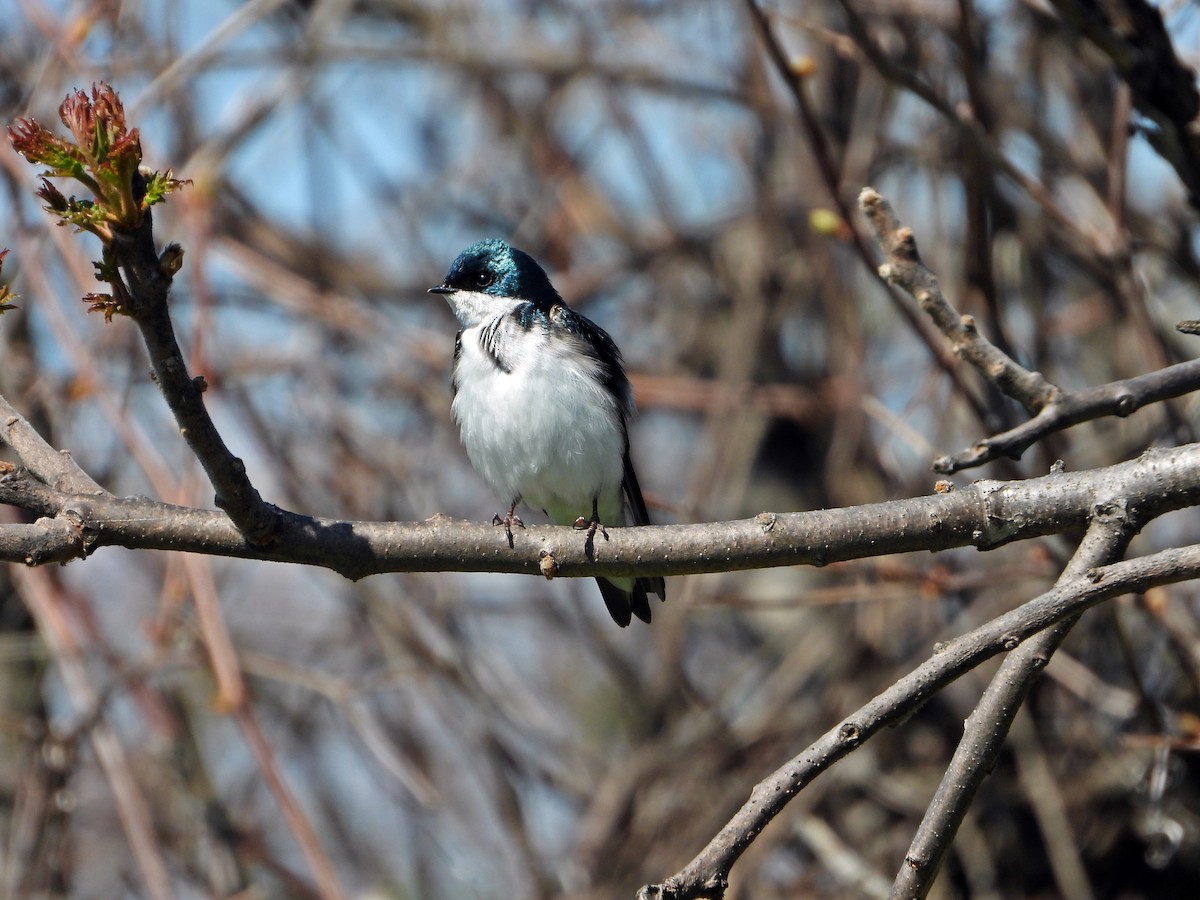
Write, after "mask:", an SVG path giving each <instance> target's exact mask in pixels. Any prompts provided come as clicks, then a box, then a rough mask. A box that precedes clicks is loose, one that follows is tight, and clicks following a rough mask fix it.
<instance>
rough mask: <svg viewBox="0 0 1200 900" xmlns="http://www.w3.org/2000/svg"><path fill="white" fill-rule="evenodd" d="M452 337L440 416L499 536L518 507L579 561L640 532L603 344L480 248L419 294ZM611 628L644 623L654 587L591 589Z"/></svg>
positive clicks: (509, 258)
mask: <svg viewBox="0 0 1200 900" xmlns="http://www.w3.org/2000/svg"><path fill="white" fill-rule="evenodd" d="M429 293H431V294H439V295H441V296H442V297H443V298H445V300H446V302H447V303H448V304H449V305H450V309H451V311H452V312H453V313H454V315H455V317H456V318H457V319H458V322H459V324H460V325H461V326H462V327H461V329H460V330H459V332H458V334H457V335H456V336H455V339H454V363H453V369H452V373H451V387H452V390H453V397H454V399H453V402H452V403H451V407H450V409H451V416H452V418H453V419H454V421H455V422H456V423H457V425H458V429H459V437H460V438H461V440H462V444H463V447H464V448H465V449H466V452H467V456H468V458H469V459H470V461H471V464H472V465H473V466H474V467H475V470H476V471H477V472H478V473H479V474H480V475H481V476H482V477H483V480H484V481H486V482H487V483H488V485H489V486H490V487H491V488H492V490H494V491H495V492H496V493H497V494H498V495H499V496H500V498H501V499H502V500H504V501H507V502H508V503H509V507H508V513H507V515H505V516H503V517H501V516H500V515H499V514H497V515H496V516H495V517H494V518H493V520H492V521H493V524H496V525H503V526H504V530H505V534H506V536H507V539H508V545H509V546H510V547H511V546H513V526H514V525H516V526H517V527H521V528H523V527H524V523H522V521H521V519H520V516H518V515H517V506H518V505H519V504H520V503H521V502H522V501H524V502H525V503H526V504H528V505H529V506H531V507H533V508H534V509H540V510H542V511H543V512H545V514H546V515H547V516H548V517H549V518H550V521H552V522H554V523H555V524H559V525H568V524H570V525H574V526H575V527H576V528H579V529H581V530H583V529H586V530H587V537H586V539H585V549H586V551H587V554H588V556H589V557H590V556H591V555H592V553H593V551H594V538H595V535H596V533H597V532H599V533H600V534H602V535H603V536H604V538H605V539H607V538H608V533H607V531H606V526H620V525H626V524H633V525H649V524H650V516H649V513H648V512H647V511H646V501H645V499H644V498H643V497H642V490H641V487H640V486H639V485H638V479H637V474H636V473H635V472H634V469H633V462H632V460H631V459H630V456H629V421H630V419H631V418H632V416H633V415H634V404H633V391H632V390H631V388H630V386H629V379H628V378H627V377H626V375H625V370H624V367H623V365H622V361H621V352H620V351H619V350H618V349H617V345H616V344H615V343H614V342H613V339H612V338H611V337H609V336H608V334H607V333H606V332H605V331H604V329H602V328H601V327H600V326H599V325H597V324H596V323H595V322H593V321H591V320H590V319H588V318H587V317H585V316H583V315H581V314H580V313H578V312H575V311H574V310H572V309H571V308H570V307H568V306H567V304H566V303H564V302H563V299H562V297H561V296H559V293H558V291H556V290H555V289H554V286H553V285H552V284H551V283H550V278H549V276H547V275H546V272H545V270H544V269H543V268H542V267H541V266H540V265H539V264H538V263H537V261H536V260H534V258H533V257H532V256H530V255H529V254H528V253H525V252H524V251H522V250H518V249H517V248H515V247H513V246H511V245H510V244H509V243H507V242H506V241H503V240H500V239H497V238H492V239H489V240H483V241H479V242H478V243H475V244H472V245H471V246H470V247H468V248H467V249H466V250H464V251H463V252H462V253H460V254H459V255H458V257H457V258H456V259H455V260H454V262H453V263H452V264H451V266H450V269H449V271H448V272H447V273H446V277H445V280H444V281H443V282H442V284H441V285H439V286H437V287H433V288H430V289H429ZM596 582H597V584H599V586H600V594H601V596H602V597H603V598H604V604H605V606H607V607H608V612H609V614H610V615H611V616H612V618H613V620H614V621H615V622H616V623H617V624H618V625H620V626H622V627H625V626H627V625H628V624H629V623H630V621H631V616H637V617H638V618H639V619H641V620H642V621H643V622H649V621H650V602H649V596H650V595H651V594H653V595H656V596H657V597H658V598H659V599H660V600H665V599H666V585H665V582H664V581H663V579H662V578H661V577H659V578H631V577H630V578H597V579H596Z"/></svg>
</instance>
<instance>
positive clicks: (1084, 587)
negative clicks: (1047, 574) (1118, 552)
mask: <svg viewBox="0 0 1200 900" xmlns="http://www.w3.org/2000/svg"><path fill="white" fill-rule="evenodd" d="M1085 558H1087V556H1086V554H1077V559H1079V560H1080V561H1081V562H1080V563H1079V564H1078V565H1076V566H1073V567H1072V568H1071V569H1069V570H1068V571H1069V572H1070V576H1069V577H1067V575H1066V573H1064V578H1063V579H1060V582H1059V584H1058V585H1056V586H1055V587H1054V588H1053V589H1052V590H1050V591H1048V592H1046V593H1045V594H1042V595H1041V596H1040V597H1037V598H1036V599H1034V600H1031V601H1029V602H1028V603H1026V604H1024V605H1023V606H1021V607H1019V608H1017V609H1015V610H1012V611H1011V612H1008V613H1005V614H1004V615H1002V616H999V617H997V618H995V619H993V620H992V621H990V622H988V623H987V624H985V625H981V626H980V627H979V628H976V629H975V630H973V631H971V632H968V633H967V634H964V635H962V636H961V637H958V638H955V639H954V640H952V641H948V642H947V643H945V644H943V645H942V646H940V647H939V648H938V649H937V651H936V652H935V653H934V655H933V656H931V657H930V658H929V659H928V660H927V661H926V662H924V663H923V664H921V665H920V666H919V667H917V668H916V669H914V670H913V671H912V672H910V673H909V674H908V675H906V676H904V677H903V678H901V679H900V680H899V681H897V682H896V683H895V684H893V685H892V686H891V687H889V688H888V689H887V690H886V691H884V692H883V693H881V694H879V695H878V696H876V697H875V698H874V699H872V700H871V701H870V702H868V703H867V704H865V705H864V706H862V707H861V708H860V709H858V710H856V711H855V712H854V713H852V714H851V715H850V716H848V717H847V718H846V719H845V720H844V721H842V722H840V723H839V724H838V725H837V726H835V727H834V728H832V729H830V730H829V731H828V732H826V733H825V734H824V735H822V736H821V737H820V738H818V739H817V740H816V741H815V742H813V743H812V744H811V745H809V746H808V747H807V748H806V749H805V750H804V751H803V752H802V753H800V754H799V755H797V756H795V757H794V758H792V759H791V760H789V761H788V762H787V763H785V764H784V765H783V766H780V767H779V768H778V769H777V770H776V771H775V772H773V773H772V774H771V775H769V776H768V777H767V778H765V779H764V780H763V781H761V782H759V783H758V784H757V785H755V786H754V789H753V790H752V791H751V793H750V799H749V800H748V801H747V802H746V804H745V805H744V806H743V807H742V808H741V809H740V810H738V812H737V813H736V814H735V815H734V817H733V818H732V819H730V820H729V822H728V823H727V824H726V825H725V827H724V828H722V829H721V831H720V832H719V833H718V834H717V835H716V837H714V838H713V840H712V841H711V842H710V843H709V845H708V846H707V847H705V848H704V850H703V851H701V853H700V854H698V855H697V856H696V858H695V859H693V860H692V861H691V862H689V863H688V864H687V866H685V867H684V868H683V869H682V870H680V872H679V873H678V874H676V875H673V876H671V877H670V878H668V879H667V880H666V881H664V882H663V883H662V884H656V885H647V886H645V887H643V888H642V889H641V891H639V892H638V897H639V898H642V900H651V898H658V900H685V898H700V897H706V898H719V897H721V896H723V893H724V889H725V886H726V885H727V883H728V876H729V871H730V869H731V868H732V867H733V865H734V863H735V862H736V861H737V859H738V857H739V856H740V855H741V854H742V852H743V851H744V850H745V849H746V848H747V847H748V846H749V845H750V843H751V842H752V841H753V840H754V839H755V837H757V836H758V834H759V833H760V832H761V831H762V830H763V828H765V827H766V825H767V824H768V823H769V822H770V821H771V820H772V819H773V818H775V816H776V815H778V814H779V812H780V811H781V810H782V809H783V808H784V807H785V806H786V805H787V803H788V801H789V800H791V799H792V798H793V797H794V796H796V794H798V793H799V792H800V791H801V790H803V789H804V788H805V787H806V786H807V785H808V784H810V783H811V782H812V781H813V780H814V779H815V778H816V777H817V776H818V775H820V774H821V773H822V772H824V771H825V770H826V769H828V768H829V767H830V766H832V765H833V764H834V763H835V762H837V761H838V760H839V759H841V758H842V757H844V756H846V755H848V754H849V753H850V752H852V751H853V750H855V749H857V748H858V747H859V746H861V744H862V743H863V742H864V741H866V740H867V739H869V738H871V737H872V736H874V735H875V734H877V733H878V732H879V731H881V730H882V729H883V728H886V727H887V726H889V725H892V724H895V723H897V722H900V721H902V720H903V719H904V718H905V717H906V716H908V715H911V714H912V713H913V712H914V711H915V710H917V709H919V708H920V707H921V706H922V705H923V704H924V703H926V702H927V701H928V700H929V698H930V697H932V696H933V695H934V694H936V693H937V692H938V691H939V690H941V689H942V688H943V687H945V686H946V685H947V684H949V683H950V682H952V681H954V680H955V679H957V678H959V677H960V676H961V675H963V673H965V672H967V671H969V670H971V669H973V668H974V667H976V666H978V665H979V664H980V663H982V662H984V661H986V660H988V659H990V658H992V657H993V656H996V655H998V654H1000V653H1003V652H1005V651H1013V650H1014V648H1016V652H1014V653H1013V656H1010V659H1012V658H1014V657H1016V656H1017V653H1020V652H1021V651H1022V650H1023V648H1024V647H1027V646H1032V645H1033V642H1034V641H1036V640H1037V638H1038V637H1040V636H1041V633H1042V632H1043V631H1044V630H1045V629H1047V628H1050V627H1051V626H1054V625H1056V623H1062V622H1064V621H1067V620H1073V619H1074V618H1075V617H1077V616H1078V615H1079V614H1080V613H1082V612H1083V611H1084V610H1086V609H1088V608H1089V607H1092V606H1095V605H1096V604H1098V603H1102V602H1103V601H1105V600H1109V599H1112V598H1113V597H1117V596H1120V595H1122V594H1128V593H1131V592H1136V591H1143V590H1147V589H1149V588H1151V587H1153V586H1155V585H1161V584H1171V583H1175V582H1179V581H1186V580H1189V579H1194V578H1197V577H1200V545H1192V546H1189V547H1185V548H1177V549H1171V550H1165V551H1163V552H1161V553H1156V554H1153V555H1151V556H1145V557H1142V558H1140V559H1136V560H1130V561H1127V562H1120V563H1114V564H1112V565H1109V566H1104V567H1100V568H1088V567H1086V566H1084V565H1083V563H1082V560H1084V559H1085ZM1045 633H1046V634H1049V633H1050V632H1045ZM1031 636H1035V637H1034V638H1033V640H1032V641H1030V640H1027V639H1029V638H1030V637H1031ZM1022 641H1026V643H1022ZM985 774H986V770H985Z"/></svg>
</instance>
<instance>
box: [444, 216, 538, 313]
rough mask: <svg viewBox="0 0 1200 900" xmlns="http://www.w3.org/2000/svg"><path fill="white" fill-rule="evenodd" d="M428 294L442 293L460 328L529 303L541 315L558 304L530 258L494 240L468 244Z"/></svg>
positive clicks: (535, 262)
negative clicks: (522, 303) (460, 324)
mask: <svg viewBox="0 0 1200 900" xmlns="http://www.w3.org/2000/svg"><path fill="white" fill-rule="evenodd" d="M429 292H430V293H431V294H442V295H444V296H445V298H446V300H447V302H448V303H449V304H450V307H451V309H453V310H454V314H455V315H456V316H457V317H458V320H459V321H460V322H462V324H463V326H464V327H467V328H469V327H471V326H472V325H474V324H476V323H478V322H479V321H481V320H483V319H484V318H487V317H488V316H489V315H497V314H499V313H501V312H503V311H504V310H506V309H510V308H511V307H512V306H513V304H514V302H528V303H532V304H533V305H534V306H536V307H537V308H538V309H539V310H540V311H542V312H549V310H550V308H551V307H552V306H553V305H554V304H556V303H561V302H562V300H561V298H560V297H559V296H558V292H557V291H555V290H554V286H553V285H552V284H551V283H550V279H549V278H548V277H547V276H546V272H545V271H544V270H543V269H542V267H541V266H539V265H538V264H537V261H536V260H534V258H533V257H532V256H530V255H529V254H528V253H525V252H523V251H521V250H518V249H517V248H515V247H513V246H511V245H509V244H508V243H507V242H506V241H502V240H499V239H498V238H490V239H488V240H486V241H480V242H479V243H477V244H472V245H471V246H470V247H468V248H467V249H466V250H464V251H463V252H462V253H460V254H459V255H458V258H457V259H456V260H454V263H453V264H452V265H451V266H450V271H449V272H447V273H446V279H445V281H443V282H442V284H441V285H440V286H438V287H435V288H430V289H429Z"/></svg>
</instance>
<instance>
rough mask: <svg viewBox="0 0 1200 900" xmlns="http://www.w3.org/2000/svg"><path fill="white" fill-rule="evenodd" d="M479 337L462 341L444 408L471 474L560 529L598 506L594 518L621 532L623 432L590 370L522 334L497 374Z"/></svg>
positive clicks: (474, 332) (583, 360)
mask: <svg viewBox="0 0 1200 900" xmlns="http://www.w3.org/2000/svg"><path fill="white" fill-rule="evenodd" d="M478 332H479V328H478V327H475V328H470V329H466V330H465V331H464V332H463V334H462V339H461V340H462V349H461V352H460V355H459V360H458V369H457V372H456V378H455V382H456V394H455V397H454V405H453V407H452V412H453V415H454V419H455V421H456V422H458V426H459V431H460V434H461V436H462V442H463V446H464V447H465V448H466V450H467V455H468V456H469V457H470V459H471V463H472V465H474V466H475V469H476V470H477V471H478V472H479V474H480V475H482V476H483V478H484V479H485V480H486V481H487V482H488V484H490V485H491V486H492V488H493V489H494V490H495V491H496V492H497V493H498V494H499V495H500V499H502V500H503V501H505V502H510V501H512V500H513V499H515V498H517V497H522V498H524V500H525V502H526V503H528V504H529V505H530V506H532V507H535V508H537V509H544V510H546V512H547V513H549V515H550V517H551V519H552V520H554V521H556V522H559V523H561V524H567V523H570V522H573V521H574V520H575V519H576V518H578V517H579V516H583V517H584V518H587V517H589V516H590V515H591V513H592V498H593V497H599V499H600V517H601V519H602V520H603V521H604V522H605V523H606V524H612V525H620V524H622V523H623V519H622V509H621V480H622V478H623V476H624V452H625V434H624V426H623V422H622V421H621V414H620V407H619V405H618V403H617V401H616V399H615V398H613V397H612V395H611V394H609V392H608V391H607V390H606V389H605V388H604V386H603V385H602V384H601V383H600V382H599V381H598V380H597V378H596V373H597V369H598V366H597V364H596V363H595V361H594V360H591V359H589V358H587V357H580V356H579V354H578V353H574V352H569V351H570V350H571V348H570V347H564V348H563V349H564V351H566V352H556V351H555V349H554V348H555V347H558V346H560V345H559V344H558V343H557V342H553V343H551V342H548V339H547V337H546V335H545V334H544V333H539V332H537V331H530V332H524V333H522V334H520V335H514V343H509V344H507V345H506V346H507V349H508V350H509V351H510V354H509V356H508V357H507V358H506V363H508V365H509V368H510V369H511V371H509V372H505V371H502V370H501V369H499V368H497V366H496V364H495V362H494V360H492V359H491V358H490V357H489V356H488V355H487V354H486V353H485V352H484V350H483V349H482V347H481V346H480V344H479V336H478Z"/></svg>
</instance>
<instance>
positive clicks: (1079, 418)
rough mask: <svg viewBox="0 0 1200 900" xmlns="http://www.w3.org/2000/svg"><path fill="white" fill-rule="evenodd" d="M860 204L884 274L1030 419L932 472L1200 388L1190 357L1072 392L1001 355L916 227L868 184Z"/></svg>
mask: <svg viewBox="0 0 1200 900" xmlns="http://www.w3.org/2000/svg"><path fill="white" fill-rule="evenodd" d="M859 205H860V206H861V208H862V211H863V213H864V214H865V215H866V217H867V218H868V219H869V220H870V222H871V225H872V227H873V228H874V230H875V238H876V240H877V241H878V243H879V247H880V249H881V250H882V251H883V254H884V257H885V259H886V262H885V263H884V264H883V265H882V266H881V267H880V274H881V275H882V276H883V277H884V278H886V279H887V280H888V281H890V282H892V283H893V284H896V285H899V286H900V287H902V288H904V290H906V291H908V292H909V293H910V294H912V296H913V297H914V298H915V299H916V300H917V302H918V303H920V305H921V308H922V309H924V310H925V311H926V312H927V313H928V314H929V316H930V318H932V319H933V321H934V323H935V324H936V325H937V326H938V328H940V329H941V330H942V333H943V334H945V335H946V337H947V339H948V340H949V341H950V342H951V343H952V344H953V346H954V350H955V352H956V353H958V355H959V356H961V357H962V358H963V359H965V360H966V361H967V362H969V363H971V364H972V365H973V366H975V367H976V368H977V369H978V370H979V371H980V372H981V373H982V374H983V375H984V377H986V378H987V379H988V380H990V381H992V382H994V383H995V385H996V386H997V388H999V389H1000V390H1001V391H1003V392H1004V393H1005V394H1007V395H1008V396H1010V397H1012V398H1013V399H1015V400H1017V401H1018V402H1020V403H1021V404H1022V405H1023V406H1024V407H1025V408H1026V409H1027V410H1029V412H1031V413H1033V414H1034V415H1033V417H1032V418H1031V419H1028V420H1027V421H1025V422H1023V423H1021V424H1020V425H1018V426H1016V427H1015V428H1011V429H1009V430H1008V431H1005V432H1003V433H1001V434H998V435H995V436H994V437H990V438H985V439H983V440H981V441H979V442H978V443H976V444H975V445H974V446H972V447H969V448H967V449H966V450H963V451H962V452H960V453H957V454H953V455H948V456H941V457H938V458H937V459H936V460H934V462H933V470H934V471H935V472H940V473H943V474H947V475H949V474H952V473H954V472H957V471H959V470H961V469H967V468H971V467H973V466H979V465H983V464H984V463H986V462H991V461H992V460H994V459H1000V458H1003V457H1012V458H1019V457H1020V455H1021V454H1022V453H1023V452H1024V451H1025V450H1026V449H1028V448H1029V447H1030V446H1032V445H1033V444H1035V443H1036V442H1037V441H1039V440H1041V439H1042V438H1043V437H1045V436H1046V435H1048V434H1052V433H1053V432H1056V431H1062V430H1063V429H1065V428H1069V427H1070V426H1072V425H1077V424H1079V423H1080V422H1087V421H1090V420H1092V419H1098V418H1101V417H1103V416H1122V417H1123V416H1128V415H1130V414H1131V413H1133V412H1135V411H1136V410H1138V409H1141V408H1142V407H1143V406H1145V405H1146V404H1148V403H1157V402H1160V401H1162V400H1169V399H1170V398H1172V397H1179V396H1182V395H1183V394H1187V393H1190V392H1192V391H1194V390H1197V389H1198V388H1200V361H1197V360H1190V361H1188V362H1184V363H1179V364H1177V365H1174V366H1170V367H1168V368H1165V369H1160V370H1158V371H1156V372H1149V373H1147V374H1145V375H1139V376H1136V377H1134V378H1127V379H1124V380H1122V381H1114V382H1111V383H1109V384H1104V385H1098V386H1096V387H1092V388H1086V389H1084V390H1081V391H1073V392H1067V391H1063V390H1061V389H1060V388H1058V387H1057V386H1055V385H1053V384H1051V383H1050V382H1048V381H1047V380H1046V379H1045V378H1043V377H1042V375H1041V374H1040V373H1038V372H1030V371H1029V370H1028V369H1025V368H1024V367H1023V366H1021V365H1020V364H1019V363H1017V362H1016V361H1015V360H1014V359H1012V357H1010V356H1008V355H1007V354H1005V353H1003V352H1002V351H1001V350H999V349H998V348H997V347H996V346H995V345H993V344H992V343H991V342H990V341H988V340H987V338H985V337H984V336H983V335H981V334H980V333H979V331H978V330H977V329H976V327H975V322H974V319H972V317H971V316H964V315H960V314H959V313H958V312H957V310H955V309H954V307H953V306H951V305H950V303H949V301H947V300H946V298H945V296H944V295H943V294H942V290H941V286H940V285H939V284H938V280H937V276H935V275H934V274H933V273H932V272H931V271H929V269H928V268H926V267H925V265H924V264H923V263H922V262H921V258H920V255H919V254H918V253H917V244H916V239H915V238H914V236H913V233H912V229H910V228H908V227H907V226H906V225H903V224H902V223H901V222H900V220H899V219H898V218H897V216H896V214H895V212H894V211H893V210H892V207H891V204H889V203H888V202H887V200H885V199H884V198H883V197H881V196H880V195H879V194H878V193H877V192H876V191H875V190H873V189H872V188H864V189H863V191H862V193H861V194H860V195H859Z"/></svg>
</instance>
